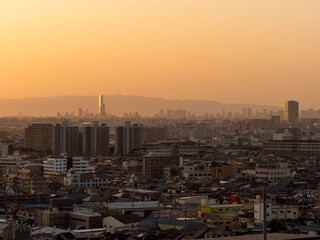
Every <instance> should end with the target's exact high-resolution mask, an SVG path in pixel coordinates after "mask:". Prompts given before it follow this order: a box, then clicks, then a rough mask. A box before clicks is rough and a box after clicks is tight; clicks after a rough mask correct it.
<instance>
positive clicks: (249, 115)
mask: <svg viewBox="0 0 320 240" xmlns="http://www.w3.org/2000/svg"><path fill="white" fill-rule="evenodd" d="M251 117H252V109H251V108H248V118H251Z"/></svg>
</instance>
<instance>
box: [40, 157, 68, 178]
mask: <svg viewBox="0 0 320 240" xmlns="http://www.w3.org/2000/svg"><path fill="white" fill-rule="evenodd" d="M63 172H65V173H66V172H67V158H47V159H46V160H45V161H44V162H43V175H44V177H46V178H49V177H50V175H51V173H63Z"/></svg>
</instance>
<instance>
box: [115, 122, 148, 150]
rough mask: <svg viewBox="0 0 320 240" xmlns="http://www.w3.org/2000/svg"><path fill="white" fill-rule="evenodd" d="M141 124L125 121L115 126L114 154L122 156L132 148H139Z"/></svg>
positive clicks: (140, 143)
mask: <svg viewBox="0 0 320 240" xmlns="http://www.w3.org/2000/svg"><path fill="white" fill-rule="evenodd" d="M141 145H142V125H138V124H133V125H131V123H130V122H125V125H124V126H121V127H117V128H116V132H115V155H116V156H123V155H126V154H128V153H130V151H132V150H134V149H139V148H141Z"/></svg>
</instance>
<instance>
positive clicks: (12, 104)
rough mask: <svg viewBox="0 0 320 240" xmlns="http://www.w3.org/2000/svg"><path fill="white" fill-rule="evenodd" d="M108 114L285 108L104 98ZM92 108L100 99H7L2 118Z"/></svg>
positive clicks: (0, 105) (3, 101)
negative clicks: (176, 110) (172, 110)
mask: <svg viewBox="0 0 320 240" xmlns="http://www.w3.org/2000/svg"><path fill="white" fill-rule="evenodd" d="M104 103H105V105H106V111H107V112H108V113H111V114H113V115H118V116H119V115H120V116H122V115H123V113H125V112H139V114H141V115H143V116H153V115H154V114H155V113H157V112H159V110H160V109H164V110H167V109H184V110H188V111H190V112H192V113H195V114H204V113H205V112H208V113H218V112H222V111H223V110H224V111H226V112H241V111H242V109H243V108H252V112H253V114H254V113H255V111H262V110H263V109H268V110H272V111H277V110H280V109H281V108H279V107H276V106H271V105H258V104H245V103H228V104H224V103H220V102H217V101H214V100H194V99H165V98H161V97H143V96H138V95H121V94H117V95H104ZM79 108H82V109H83V110H84V109H86V108H88V109H89V111H90V112H94V113H97V111H98V96H93V95H83V96H77V95H67V96H52V97H34V98H18V99H4V98H0V115H1V116H16V115H17V114H18V113H23V114H24V115H28V116H52V115H56V114H57V112H60V113H65V112H72V111H74V113H75V115H78V109H79Z"/></svg>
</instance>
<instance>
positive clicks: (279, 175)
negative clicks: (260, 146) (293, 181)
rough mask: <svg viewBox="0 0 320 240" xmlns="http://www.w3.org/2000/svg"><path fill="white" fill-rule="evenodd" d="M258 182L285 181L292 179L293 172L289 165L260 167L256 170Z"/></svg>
mask: <svg viewBox="0 0 320 240" xmlns="http://www.w3.org/2000/svg"><path fill="white" fill-rule="evenodd" d="M255 172H256V173H255V177H256V181H257V182H264V181H266V180H267V181H268V182H277V181H281V180H283V179H290V178H292V175H291V170H290V168H289V167H288V164H284V163H280V164H279V165H259V166H257V167H256V169H255Z"/></svg>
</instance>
